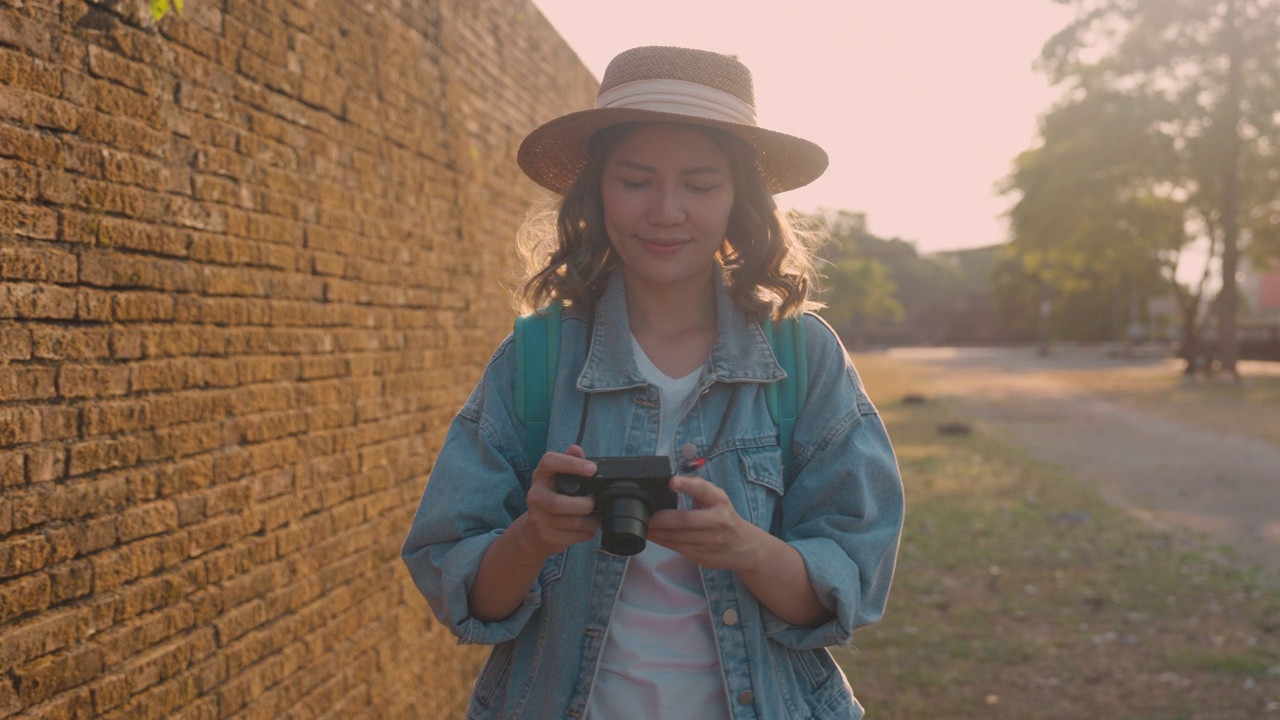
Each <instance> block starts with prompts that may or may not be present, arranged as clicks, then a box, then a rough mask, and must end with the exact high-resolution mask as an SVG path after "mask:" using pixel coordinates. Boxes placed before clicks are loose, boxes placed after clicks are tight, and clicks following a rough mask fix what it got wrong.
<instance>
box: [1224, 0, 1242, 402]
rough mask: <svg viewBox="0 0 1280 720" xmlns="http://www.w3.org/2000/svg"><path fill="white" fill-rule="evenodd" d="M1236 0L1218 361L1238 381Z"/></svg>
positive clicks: (1230, 23) (1230, 2)
mask: <svg viewBox="0 0 1280 720" xmlns="http://www.w3.org/2000/svg"><path fill="white" fill-rule="evenodd" d="M1238 23H1239V20H1238V17H1237V15H1236V3H1235V0H1227V8H1226V17H1225V18H1224V28H1223V33H1224V39H1225V40H1226V46H1227V88H1226V94H1225V95H1224V96H1223V98H1222V105H1223V111H1222V120H1223V128H1222V132H1223V148H1222V149H1223V153H1222V162H1223V170H1222V208H1221V209H1222V242H1223V245H1222V294H1221V296H1220V298H1219V300H1220V302H1219V304H1218V312H1219V315H1218V361H1219V362H1220V363H1221V369H1222V370H1223V371H1224V372H1227V373H1230V374H1231V376H1232V377H1234V378H1236V379H1239V377H1240V373H1239V370H1238V369H1237V368H1236V306H1237V304H1238V303H1237V297H1238V296H1237V291H1236V271H1237V267H1238V265H1239V247H1238V245H1239V235H1240V223H1239V209H1238V208H1239V204H1240V95H1241V87H1240V85H1241V82H1242V78H1241V67H1240V65H1241V63H1242V62H1243V57H1242V56H1243V48H1242V47H1241V45H1242V39H1241V36H1240V27H1239V24H1238Z"/></svg>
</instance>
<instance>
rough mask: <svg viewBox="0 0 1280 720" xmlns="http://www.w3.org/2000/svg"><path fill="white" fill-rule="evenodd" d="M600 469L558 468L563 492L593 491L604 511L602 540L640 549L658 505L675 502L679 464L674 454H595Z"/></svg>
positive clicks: (621, 548) (611, 547) (619, 551)
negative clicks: (565, 470)
mask: <svg viewBox="0 0 1280 720" xmlns="http://www.w3.org/2000/svg"><path fill="white" fill-rule="evenodd" d="M587 459H588V460H590V461H591V462H593V463H595V464H596V474H595V475H592V476H590V477H587V476H584V475H570V474H568V473H556V476H555V483H556V492H558V493H560V494H561V495H575V496H581V495H594V496H595V500H596V509H595V512H596V514H597V515H599V516H600V545H601V546H602V547H604V549H605V550H608V551H609V552H611V553H613V554H614V555H635V554H636V553H638V552H640V551H641V550H644V538H645V534H646V533H647V532H648V530H649V516H650V515H652V514H653V513H654V511H655V510H671V509H674V508H675V507H676V494H675V493H674V492H672V490H671V488H670V487H669V483H670V481H671V476H672V475H675V468H674V467H673V466H672V464H671V459H670V458H666V457H653V456H626V457H593V458H587Z"/></svg>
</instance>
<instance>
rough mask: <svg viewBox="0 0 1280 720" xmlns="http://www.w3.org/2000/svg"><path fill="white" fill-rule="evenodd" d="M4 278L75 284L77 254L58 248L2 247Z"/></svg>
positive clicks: (0, 258) (0, 265)
mask: <svg viewBox="0 0 1280 720" xmlns="http://www.w3.org/2000/svg"><path fill="white" fill-rule="evenodd" d="M0 279H6V280H27V281H31V282H50V283H60V284H71V283H74V282H75V281H76V256H75V255H73V254H72V253H69V252H66V251H65V250H58V249H56V248H42V247H36V246H17V247H0Z"/></svg>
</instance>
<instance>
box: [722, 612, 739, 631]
mask: <svg viewBox="0 0 1280 720" xmlns="http://www.w3.org/2000/svg"><path fill="white" fill-rule="evenodd" d="M720 619H721V620H723V621H724V624H725V625H728V626H730V627H732V626H734V625H737V624H738V611H737V610H734V609H733V608H729V609H728V610H725V611H724V614H723V615H721V616H720Z"/></svg>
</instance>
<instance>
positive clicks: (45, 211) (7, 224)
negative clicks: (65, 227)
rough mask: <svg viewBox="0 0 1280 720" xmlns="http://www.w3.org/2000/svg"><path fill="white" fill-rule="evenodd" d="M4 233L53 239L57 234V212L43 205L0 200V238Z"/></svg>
mask: <svg viewBox="0 0 1280 720" xmlns="http://www.w3.org/2000/svg"><path fill="white" fill-rule="evenodd" d="M6 234H12V235H15V236H17V237H24V238H31V239H33V240H53V239H54V238H56V237H57V236H58V214H57V213H56V212H54V211H53V210H51V209H49V208H45V207H38V206H35V205H20V204H18V203H13V202H7V201H0V238H3V237H4V235H6Z"/></svg>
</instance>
